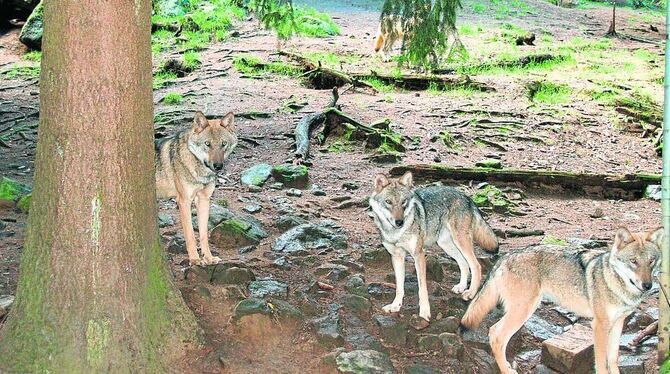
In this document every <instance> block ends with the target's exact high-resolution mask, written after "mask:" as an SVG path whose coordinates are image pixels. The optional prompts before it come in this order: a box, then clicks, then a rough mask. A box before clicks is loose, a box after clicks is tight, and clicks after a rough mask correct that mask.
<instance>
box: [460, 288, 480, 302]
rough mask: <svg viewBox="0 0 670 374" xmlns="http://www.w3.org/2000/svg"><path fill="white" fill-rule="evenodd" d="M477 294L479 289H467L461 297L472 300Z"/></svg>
mask: <svg viewBox="0 0 670 374" xmlns="http://www.w3.org/2000/svg"><path fill="white" fill-rule="evenodd" d="M476 294H477V291H473V290H467V291H464V292H463V293H462V294H461V298H462V299H463V300H465V301H468V300H472V298H474V297H475V295H476Z"/></svg>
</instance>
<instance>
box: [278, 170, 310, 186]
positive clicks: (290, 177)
mask: <svg viewBox="0 0 670 374" xmlns="http://www.w3.org/2000/svg"><path fill="white" fill-rule="evenodd" d="M272 177H273V178H274V179H275V180H276V181H277V182H281V183H282V184H283V186H285V187H295V188H305V187H307V183H308V170H307V166H305V165H293V164H283V165H277V166H275V167H274V168H272Z"/></svg>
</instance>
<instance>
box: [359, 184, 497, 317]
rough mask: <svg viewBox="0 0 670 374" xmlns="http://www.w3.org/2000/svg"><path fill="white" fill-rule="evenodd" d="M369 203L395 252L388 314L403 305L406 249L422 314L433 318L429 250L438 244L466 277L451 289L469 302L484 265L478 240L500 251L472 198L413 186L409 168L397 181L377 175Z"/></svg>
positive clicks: (442, 189) (440, 188)
mask: <svg viewBox="0 0 670 374" xmlns="http://www.w3.org/2000/svg"><path fill="white" fill-rule="evenodd" d="M370 207H371V208H372V217H373V218H374V221H375V224H376V225H377V227H378V228H379V232H380V234H381V239H382V244H383V245H384V247H385V248H386V250H387V251H388V252H389V253H390V254H391V261H392V264H393V271H394V273H395V282H396V294H395V299H394V300H393V302H392V303H391V304H389V305H386V306H385V307H384V308H383V310H384V311H385V312H387V313H393V312H397V311H399V310H400V307H401V306H402V299H403V297H404V281H405V253H409V254H410V255H411V256H412V258H413V259H414V265H415V267H416V274H417V278H418V281H419V316H420V317H422V318H423V319H425V320H426V321H429V320H430V304H429V302H428V288H427V285H426V257H425V255H426V252H425V249H424V248H428V247H430V246H432V245H433V244H437V245H438V246H439V247H440V248H442V249H443V250H444V251H445V252H446V253H447V254H448V255H449V256H451V257H452V258H454V259H455V260H456V262H457V263H458V267H459V269H460V271H461V278H460V282H459V283H458V284H457V285H456V286H454V288H452V290H453V291H454V292H456V293H459V294H461V295H462V297H463V299H465V300H469V299H471V298H473V297H474V296H475V294H476V292H477V289H479V285H480V282H481V266H480V265H479V262H478V261H477V258H476V257H475V251H474V246H473V242H475V243H477V244H479V245H480V246H481V247H482V248H484V249H485V250H488V251H496V250H497V249H498V238H497V237H496V235H495V234H494V233H493V230H491V227H490V226H489V225H488V224H487V223H486V222H485V221H484V219H483V218H482V215H481V213H480V211H479V209H478V208H477V206H476V205H475V203H474V202H472V200H471V199H470V198H469V197H467V196H465V195H464V194H463V193H462V192H460V191H458V190H456V189H454V188H451V187H445V186H429V187H423V188H414V185H413V180H412V173H410V172H407V173H405V175H403V176H402V177H401V178H400V179H398V180H389V179H388V178H387V177H386V176H385V175H383V174H378V175H377V176H376V177H375V188H374V192H373V193H372V195H371V196H370ZM470 275H472V277H471V280H470V286H469V287H468V278H469V276H470Z"/></svg>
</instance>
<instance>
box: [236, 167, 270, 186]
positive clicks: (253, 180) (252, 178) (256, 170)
mask: <svg viewBox="0 0 670 374" xmlns="http://www.w3.org/2000/svg"><path fill="white" fill-rule="evenodd" d="M271 173H272V166H271V165H269V164H257V165H254V166H252V167H250V168H248V169H246V170H244V171H243V172H242V175H241V176H240V180H241V182H242V184H244V185H247V186H258V187H260V186H262V185H263V184H265V182H266V181H267V180H268V179H269V178H270V174H271Z"/></svg>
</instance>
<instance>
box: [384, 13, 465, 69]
mask: <svg viewBox="0 0 670 374" xmlns="http://www.w3.org/2000/svg"><path fill="white" fill-rule="evenodd" d="M459 8H461V2H460V0H434V1H431V0H385V1H384V6H383V8H382V14H381V20H383V24H382V27H383V28H386V29H387V30H394V29H395V24H396V22H398V21H399V22H400V25H401V27H402V30H403V31H404V35H406V36H408V37H405V38H403V41H402V54H403V56H404V57H405V59H406V61H407V62H409V63H410V64H413V65H416V66H422V67H429V66H434V65H436V64H437V62H438V61H437V58H436V57H437V56H442V55H445V54H447V52H448V54H449V56H448V58H451V57H453V56H456V55H459V54H460V53H462V52H463V50H464V49H463V45H462V44H461V43H460V41H459V40H458V37H457V34H458V33H457V30H456V10H457V9H459ZM450 38H454V39H455V40H454V41H453V42H451V43H450V41H449V39H450Z"/></svg>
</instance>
